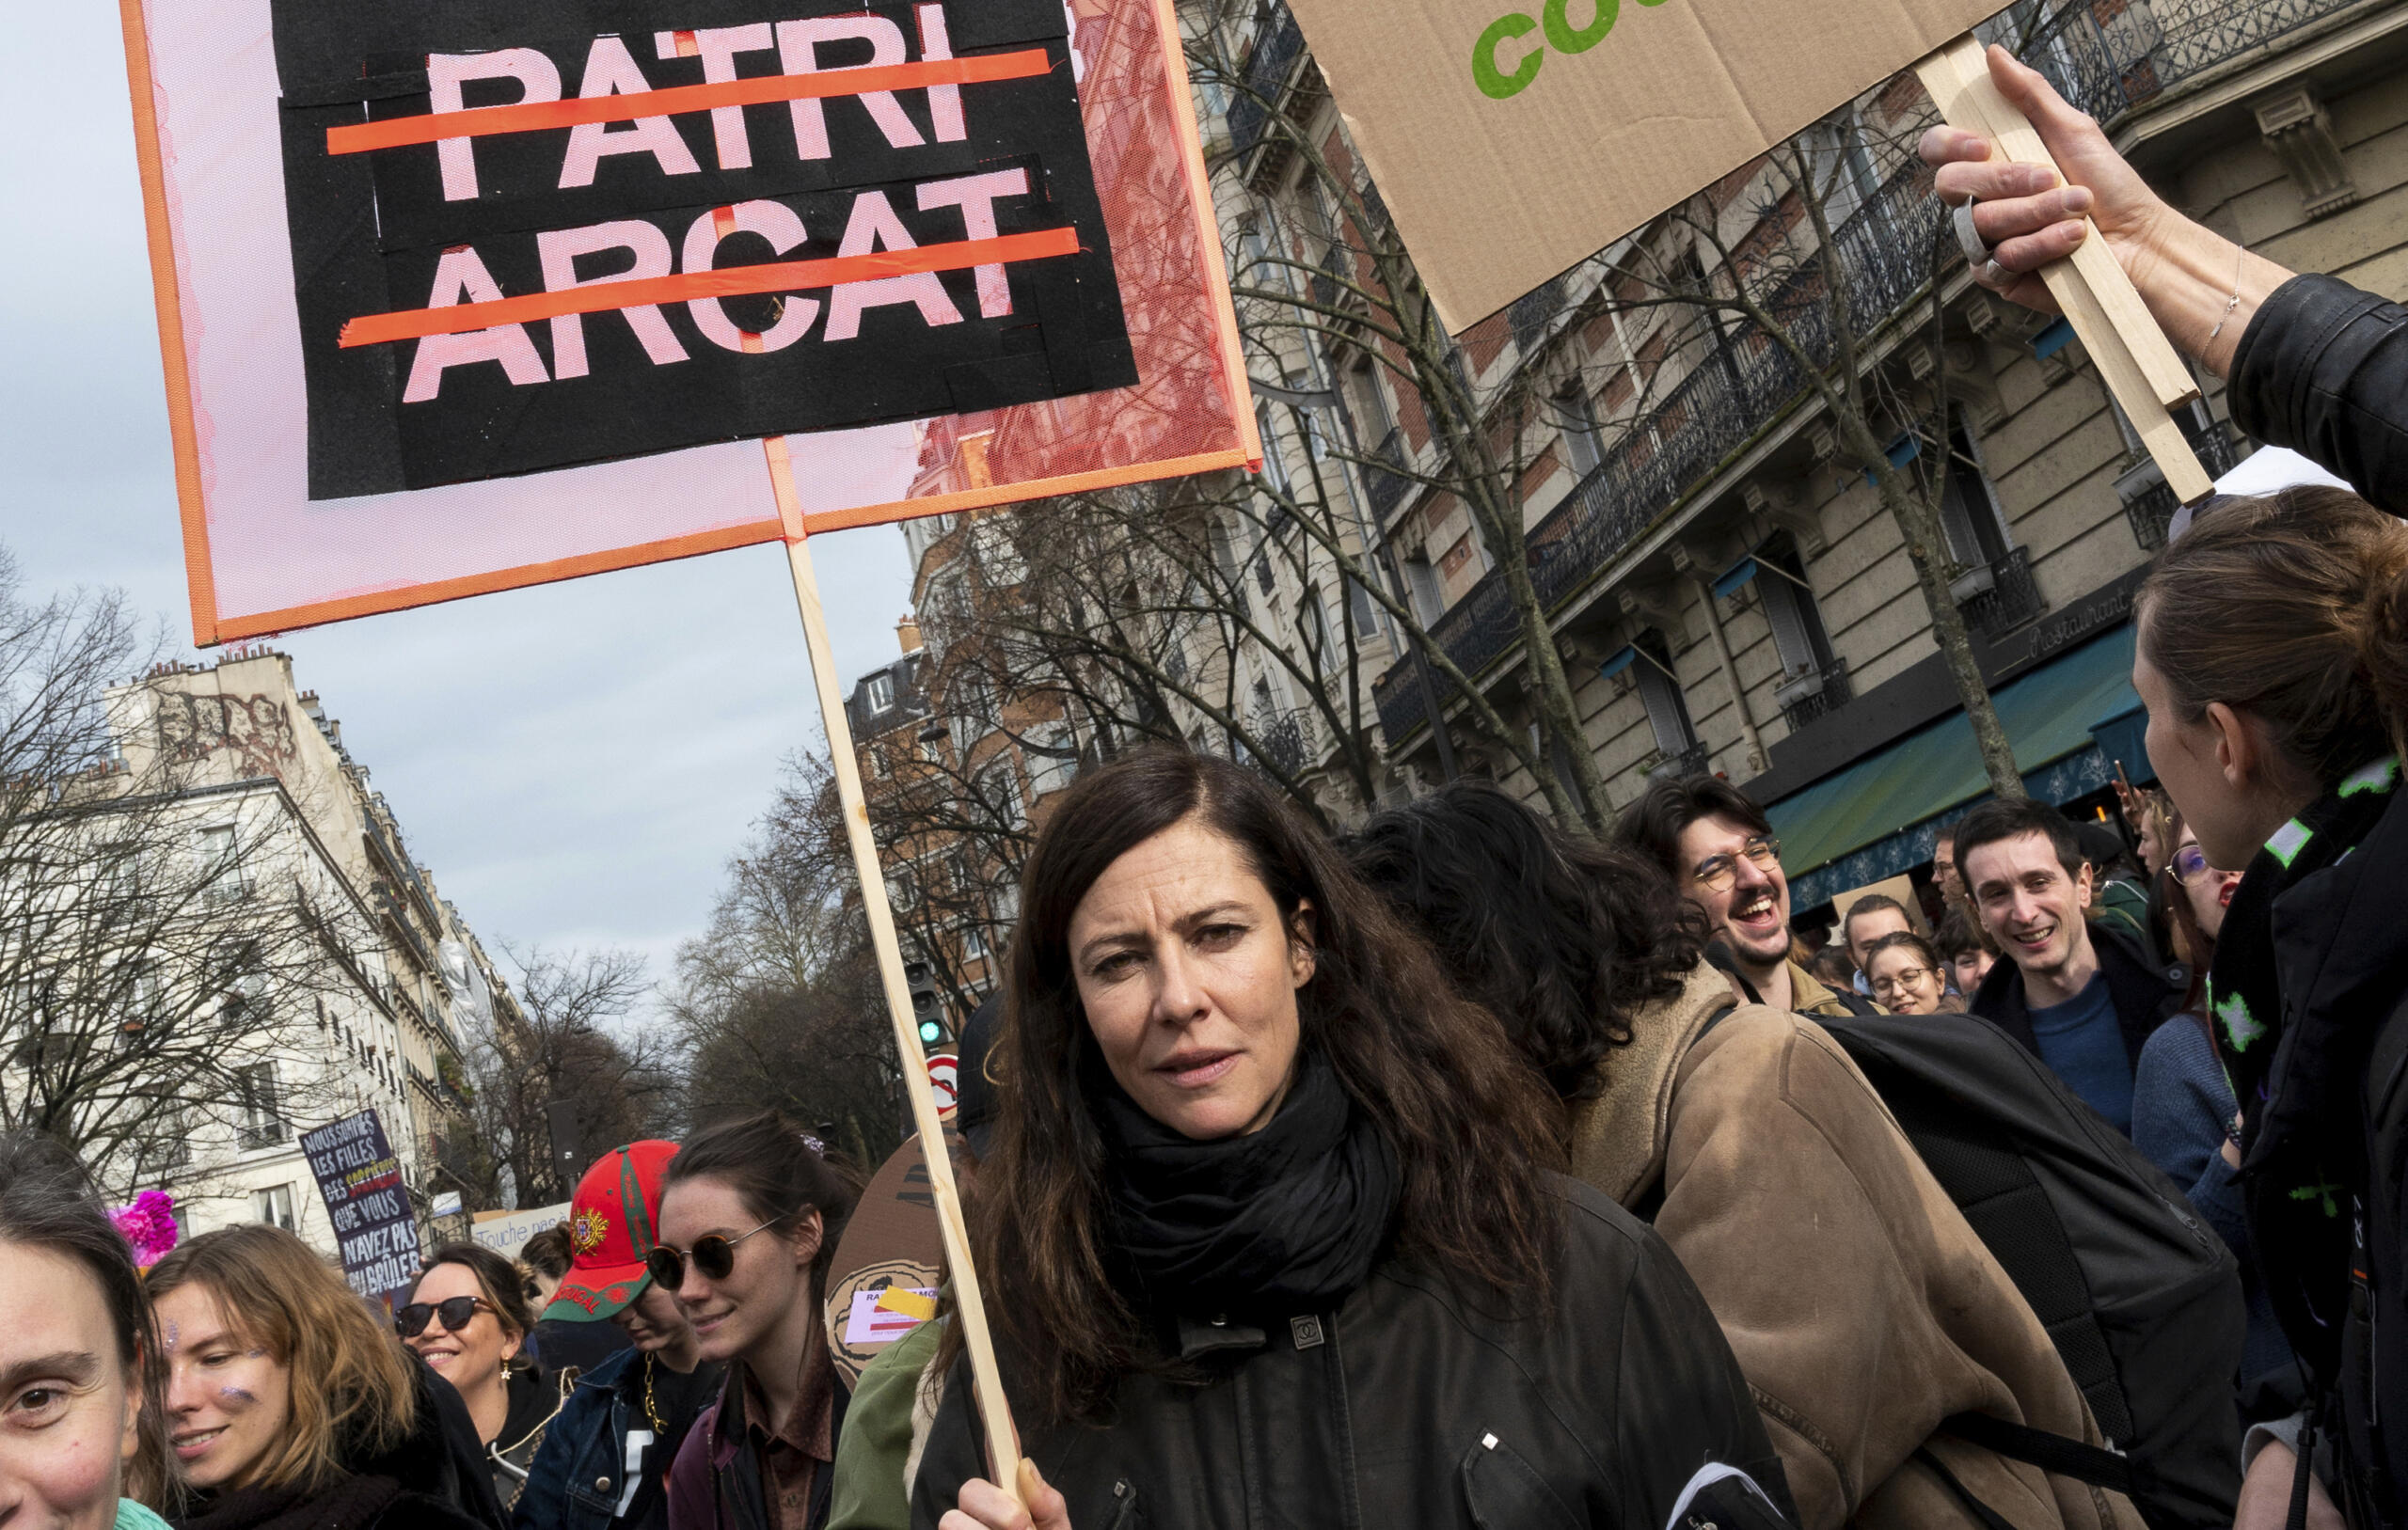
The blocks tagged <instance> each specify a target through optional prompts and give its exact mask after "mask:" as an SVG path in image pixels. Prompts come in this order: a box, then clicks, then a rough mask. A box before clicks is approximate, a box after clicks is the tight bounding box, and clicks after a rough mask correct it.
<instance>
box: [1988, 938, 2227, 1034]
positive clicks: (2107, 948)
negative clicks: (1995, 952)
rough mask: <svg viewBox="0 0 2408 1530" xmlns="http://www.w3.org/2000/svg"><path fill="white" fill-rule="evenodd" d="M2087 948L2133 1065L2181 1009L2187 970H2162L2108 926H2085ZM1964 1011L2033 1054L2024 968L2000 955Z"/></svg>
mask: <svg viewBox="0 0 2408 1530" xmlns="http://www.w3.org/2000/svg"><path fill="white" fill-rule="evenodd" d="M2090 946H2091V949H2092V950H2093V951H2095V952H2097V953H2098V954H2099V975H2100V976H2101V977H2104V978H2105V979H2106V980H2107V995H2108V1002H2109V1003H2110V1004H2111V1005H2113V1006H2114V1008H2115V1024H2116V1026H2117V1028H2118V1029H2120V1030H2121V1031H2122V1033H2123V1037H2124V1055H2125V1057H2126V1058H2127V1059H2128V1060H2129V1061H2131V1063H2132V1064H2133V1065H2135V1066H2137V1065H2139V1063H2140V1056H2141V1046H2142V1044H2143V1043H2145V1042H2147V1040H2148V1038H2149V1033H2151V1032H2153V1031H2155V1030H2156V1029H2157V1026H2158V1022H2159V1021H2161V1020H2162V1019H2164V1018H2165V1017H2167V1016H2169V1015H2171V1014H2173V1013H2174V1012H2175V1011H2176V1010H2177V1009H2179V1008H2180V1007H2181V1006H2182V995H2183V994H2184V993H2185V992H2187V991H2188V989H2189V987H2190V972H2189V970H2187V969H2185V968H2183V967H2180V966H2173V967H2162V966H2160V965H2159V964H2158V962H2157V960H2156V958H2154V957H2153V956H2151V955H2150V954H2148V953H2147V952H2146V951H2144V950H2142V949H2141V946H2140V943H2139V942H2138V941H2136V940H2134V939H2132V938H2131V936H2129V935H2126V934H2125V933H2124V932H2123V931H2121V930H2118V929H2115V928H2114V927H2113V926H2111V925H2106V924H2099V923H2091V925H2090ZM1966 1007H1967V1008H1968V1009H1970V1010H1972V1012H1973V1013H1974V1014H1976V1015H1978V1016H1980V1017H1982V1018H1984V1019H1986V1020H1988V1021H1990V1022H1991V1023H1993V1024H1995V1025H1996V1026H1997V1027H1998V1028H1999V1029H2000V1030H2002V1031H2004V1032H2005V1033H2007V1034H2008V1035H2010V1036H2013V1037H2014V1038H2015V1039H2016V1040H2017V1041H2018V1042H2020V1044H2021V1045H2022V1046H2023V1048H2024V1049H2025V1050H2027V1051H2030V1052H2033V1053H2035V1054H2036V1053H2037V1052H2038V1051H2039V1050H2040V1039H2039V1037H2038V1036H2036V1035H2035V1034H2034V1033H2033V1031H2032V1008H2031V1002H2030V1001H2029V1000H2028V999H2027V998H2026V997H2025V995H2024V991H2023V969H2022V968H2020V967H2018V966H2016V965H2015V958H2014V957H2012V956H2007V955H2002V956H2000V957H1999V959H1998V960H1997V961H1996V962H1995V963H1993V964H1992V965H1991V967H1990V973H1989V976H1988V977H1986V978H1984V979H1982V986H1980V987H1979V988H1976V989H1974V990H1973V997H1972V1002H1971V1003H1969V1004H1967V1005H1966Z"/></svg>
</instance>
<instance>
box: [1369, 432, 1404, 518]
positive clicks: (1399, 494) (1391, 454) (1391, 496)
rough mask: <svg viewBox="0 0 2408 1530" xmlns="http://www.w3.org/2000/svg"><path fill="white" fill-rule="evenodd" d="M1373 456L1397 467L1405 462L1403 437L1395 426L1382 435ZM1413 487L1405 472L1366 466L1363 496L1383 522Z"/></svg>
mask: <svg viewBox="0 0 2408 1530" xmlns="http://www.w3.org/2000/svg"><path fill="white" fill-rule="evenodd" d="M1371 455H1372V456H1373V457H1374V458H1377V459H1378V460H1379V461H1381V462H1384V463H1388V464H1391V465H1394V466H1396V467H1400V468H1402V466H1403V465H1404V440H1403V438H1402V436H1400V435H1399V434H1397V430H1396V427H1395V426H1393V425H1391V426H1389V427H1388V433H1387V434H1386V435H1383V436H1381V437H1380V444H1379V445H1378V446H1375V447H1373V448H1372V449H1371ZM1412 487H1413V480H1411V479H1409V478H1407V477H1405V476H1404V474H1402V472H1396V473H1390V472H1386V471H1385V470H1383V469H1381V468H1377V467H1366V468H1364V469H1363V494H1364V497H1366V498H1368V499H1370V501H1371V514H1372V515H1373V516H1374V517H1375V518H1376V519H1379V520H1381V521H1386V519H1387V514H1388V512H1389V511H1392V510H1394V509H1396V507H1397V505H1398V504H1399V503H1400V502H1402V500H1403V498H1404V496H1405V491H1406V490H1408V489H1410V488H1412Z"/></svg>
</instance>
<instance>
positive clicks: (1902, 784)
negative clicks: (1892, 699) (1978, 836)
mask: <svg viewBox="0 0 2408 1530" xmlns="http://www.w3.org/2000/svg"><path fill="white" fill-rule="evenodd" d="M2131 673H2132V629H2131V626H2129V625H2126V626H2123V627H2120V628H2118V629H2117V630H2115V632H2112V633H2110V634H2108V635H2107V636H2106V637H2104V638H2099V639H2095V640H2094V641H2092V642H2089V643H2085V644H2084V645H2083V646H2082V647H2080V648H2077V649H2075V650H2074V651H2073V652H2072V653H2070V654H2066V655H2061V656H2060V657H2057V658H2054V659H2052V660H2050V661H2049V662H2048V663H2047V664H2044V665H2042V666H2041V667H2040V668H2038V669H2036V670H2033V671H2032V672H2031V673H2029V674H2026V675H2022V676H2020V677H2019V678H2017V679H2015V680H2013V681H2011V682H2009V683H2008V684H2006V685H2004V686H2000V687H1999V688H1998V689H1997V690H1995V691H1993V692H1991V693H1990V702H1991V704H1992V705H1993V706H1995V707H1997V709H1998V717H1999V721H2000V723H2001V724H2002V725H2004V727H2005V729H2006V736H2007V740H2008V742H2009V743H2010V744H2012V745H2013V746H2014V749H2015V764H2016V766H2017V768H2019V769H2020V770H2021V771H2022V772H2023V787H2024V790H2025V791H2027V792H2029V793H2031V794H2032V795H2033V796H2034V797H2038V798H2040V799H2041V800H2042V801H2047V802H2065V801H2069V800H2071V799H2072V798H2074V797H2081V796H2083V795H2084V794H2085V793H2088V792H2093V791H2096V790H2098V789H2099V787H2100V786H2103V785H2105V784H2106V782H2107V781H2108V780H2109V779H2110V778H2111V775H2112V770H2111V768H2110V766H2109V765H2108V760H2109V758H2110V756H2109V755H2108V754H2107V753H2106V752H2104V750H2102V749H2101V748H2100V745H2099V739H2098V738H2097V737H2096V736H2094V733H2093V729H2094V728H2099V729H2101V730H2103V731H2106V732H2108V733H2110V735H2111V736H2112V737H2113V738H2114V739H2115V747H2117V748H2124V747H2127V746H2126V745H2125V744H2124V743H2123V740H2124V738H2125V736H2126V735H2127V734H2129V733H2131V731H2132V730H2131V724H2132V720H2133V719H2135V718H2136V719H2138V722H2139V725H2140V726H2141V727H2143V728H2145V727H2146V726H2147V714H2146V713H2144V712H2142V711H2141V710H2140V698H2139V697H2138V696H2136V695H2134V694H2133V692H2132V682H2131ZM2118 724H2119V725H2120V726H2115V725H2118ZM2114 757H2115V758H2122V756H2121V755H2116V756H2114ZM2135 763H2136V762H2134V761H2132V760H2130V759H2126V760H2125V761H2124V767H2125V769H2126V770H2128V771H2131V772H2132V774H2133V775H2134V777H2135V778H2136V779H2137V778H2138V777H2139V776H2140V775H2141V774H2142V771H2140V770H2136V769H2134V765H2135ZM1988 795H1989V777H1988V774H1987V773H1985V772H1984V771H1983V769H1982V757H1981V753H1980V751H1979V750H1977V749H1975V748H1974V747H1973V729H1972V724H1971V723H1969V722H1967V721H1966V720H1965V717H1964V714H1963V713H1961V712H1958V713H1952V714H1951V715H1949V716H1948V717H1946V718H1941V720H1940V721H1938V722H1935V723H1932V724H1931V725H1930V726H1928V727H1926V728H1924V729H1922V730H1921V731H1919V732H1917V733H1909V734H1908V735H1907V736H1906V737H1905V738H1902V739H1900V740H1898V741H1897V742H1896V743H1894V744H1893V745H1891V746H1889V747H1888V748H1887V749H1882V750H1880V751H1879V752H1878V753H1876V754H1873V755H1869V756H1867V757H1866V758H1864V759H1862V760H1860V761H1858V762H1857V763H1856V764H1854V765H1849V766H1848V767H1847V768H1846V769H1845V770H1843V771H1841V772H1839V774H1837V775H1835V776H1829V777H1826V778H1824V779H1823V780H1822V781H1816V782H1815V783H1814V785H1812V786H1809V787H1807V788H1806V789H1805V790H1803V791H1800V792H1796V793H1793V794H1791V795H1790V796H1788V797H1783V798H1782V800H1781V801H1779V802H1775V803H1771V804H1768V805H1767V806H1766V810H1765V811H1766V816H1768V817H1770V818H1771V820H1772V826H1773V831H1774V832H1775V833H1776V834H1779V835H1780V836H1781V842H1782V844H1781V860H1782V866H1783V867H1784V868H1786V869H1787V871H1788V873H1789V886H1790V905H1791V907H1795V908H1812V907H1814V906H1815V905H1816V904H1818V903H1823V902H1826V901H1828V900H1829V899H1830V897H1831V896H1832V895H1833V894H1834V893H1837V892H1844V891H1847V890H1848V889H1849V888H1853V887H1861V886H1863V885H1864V884H1865V883H1867V882H1876V881H1879V880H1880V879H1881V878H1883V877H1885V876H1894V875H1898V874H1899V873H1900V872H1903V871H1906V870H1908V869H1909V867H1912V866H1915V865H1919V864H1921V863H1922V862H1924V861H1925V860H1930V859H1931V846H1932V839H1933V835H1934V832H1935V831H1936V830H1937V829H1938V828H1939V826H1940V822H1941V820H1942V819H1953V818H1955V817H1957V815H1958V814H1959V813H1961V812H1963V810H1965V809H1966V808H1969V807H1971V806H1972V804H1973V803H1974V802H1975V801H1977V800H1978V799H1980V798H1982V797H1988Z"/></svg>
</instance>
